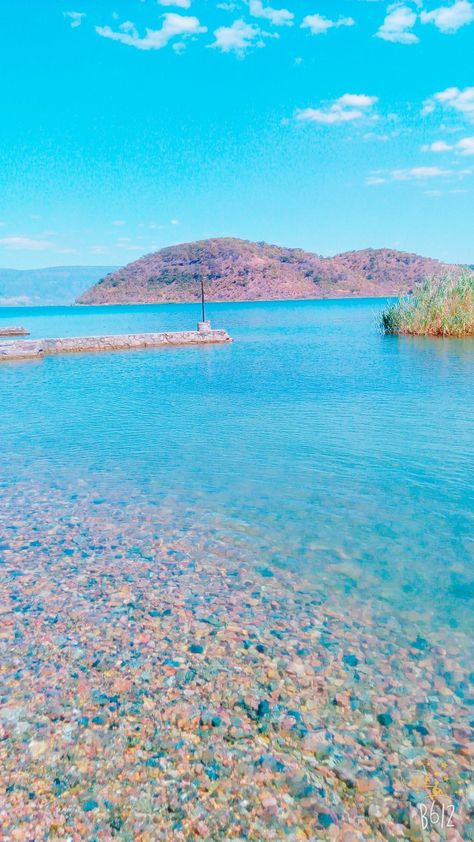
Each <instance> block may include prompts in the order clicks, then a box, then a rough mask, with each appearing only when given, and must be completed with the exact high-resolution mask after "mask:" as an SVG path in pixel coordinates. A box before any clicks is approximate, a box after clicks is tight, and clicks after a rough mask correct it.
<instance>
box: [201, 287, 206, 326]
mask: <svg viewBox="0 0 474 842" xmlns="http://www.w3.org/2000/svg"><path fill="white" fill-rule="evenodd" d="M201 307H202V321H203V322H205V321H206V305H205V300H204V281H203V279H202V278H201Z"/></svg>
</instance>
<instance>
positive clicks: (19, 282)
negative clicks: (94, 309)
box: [0, 266, 116, 307]
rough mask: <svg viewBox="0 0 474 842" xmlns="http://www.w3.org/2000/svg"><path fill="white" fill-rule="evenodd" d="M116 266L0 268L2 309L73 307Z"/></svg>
mask: <svg viewBox="0 0 474 842" xmlns="http://www.w3.org/2000/svg"><path fill="white" fill-rule="evenodd" d="M114 269H116V267H115V266H53V267H51V268H49V269H0V307H8V306H22V305H25V306H30V307H31V306H34V305H43V304H73V303H74V301H75V300H76V298H77V297H78V295H80V294H81V293H82V292H84V290H86V289H87V288H88V287H89V286H90V285H91V284H95V283H96V281H98V280H99V278H101V277H103V276H104V274H107V273H108V272H112V271H114Z"/></svg>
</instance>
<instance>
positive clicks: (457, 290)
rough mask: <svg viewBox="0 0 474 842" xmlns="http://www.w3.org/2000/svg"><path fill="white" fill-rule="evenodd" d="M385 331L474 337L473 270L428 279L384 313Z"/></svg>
mask: <svg viewBox="0 0 474 842" xmlns="http://www.w3.org/2000/svg"><path fill="white" fill-rule="evenodd" d="M380 322H381V328H382V331H383V333H385V334H407V335H411V336H457V337H462V336H474V273H473V272H468V271H467V270H466V271H464V272H462V273H461V274H460V275H458V276H453V275H444V276H443V277H441V278H428V279H427V280H426V281H424V282H423V283H422V284H420V286H418V287H416V289H415V290H414V292H413V293H411V294H410V295H406V296H403V298H400V299H399V301H397V302H396V303H394V304H390V305H389V306H388V307H387V308H386V309H385V310H384V311H383V312H382V314H381V319H380Z"/></svg>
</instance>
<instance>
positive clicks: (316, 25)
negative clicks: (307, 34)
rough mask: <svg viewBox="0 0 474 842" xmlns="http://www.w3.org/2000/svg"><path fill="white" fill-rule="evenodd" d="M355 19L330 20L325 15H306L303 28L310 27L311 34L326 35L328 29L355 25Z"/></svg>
mask: <svg viewBox="0 0 474 842" xmlns="http://www.w3.org/2000/svg"><path fill="white" fill-rule="evenodd" d="M354 25H355V20H354V19H353V18H338V20H330V18H325V17H323V15H306V17H305V18H303V22H302V24H301V28H302V29H309V30H310V31H311V35H324V34H325V33H326V32H327V31H328V29H333V28H336V29H337V28H338V27H339V26H354Z"/></svg>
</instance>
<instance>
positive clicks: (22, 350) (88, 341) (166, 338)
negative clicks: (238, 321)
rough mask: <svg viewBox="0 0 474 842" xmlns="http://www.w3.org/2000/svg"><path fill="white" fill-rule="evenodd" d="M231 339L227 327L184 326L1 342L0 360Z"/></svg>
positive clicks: (222, 342)
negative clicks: (170, 329) (166, 330)
mask: <svg viewBox="0 0 474 842" xmlns="http://www.w3.org/2000/svg"><path fill="white" fill-rule="evenodd" d="M228 342H232V339H231V337H230V336H229V334H228V333H227V331H226V330H212V329H211V330H206V331H199V330H182V331H176V332H172V333H129V334H124V335H118V336H73V337H65V338H63V339H26V340H18V341H13V342H2V343H0V362H2V361H6V360H25V359H41V358H42V357H44V356H47V355H49V354H70V353H89V352H94V351H126V350H131V349H133V348H160V347H168V346H170V345H215V344H224V343H228Z"/></svg>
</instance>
